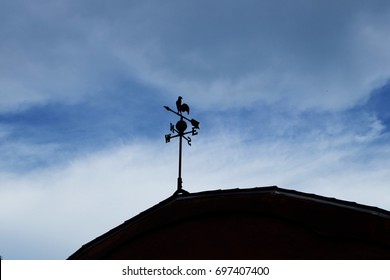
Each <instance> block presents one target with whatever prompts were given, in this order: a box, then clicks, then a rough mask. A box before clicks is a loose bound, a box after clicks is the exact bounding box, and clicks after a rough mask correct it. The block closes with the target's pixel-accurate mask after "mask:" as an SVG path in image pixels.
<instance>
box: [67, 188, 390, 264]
mask: <svg viewBox="0 0 390 280" xmlns="http://www.w3.org/2000/svg"><path fill="white" fill-rule="evenodd" d="M253 192H256V193H272V194H275V195H285V196H290V197H295V198H301V199H306V200H311V201H315V202H318V203H325V204H331V205H334V206H339V207H343V208H349V209H352V210H356V211H359V212H365V213H369V214H372V215H376V216H380V217H383V218H387V219H390V212H389V211H387V210H384V209H381V208H378V207H374V206H367V205H363V204H358V203H356V202H351V201H345V200H339V199H336V198H331V197H325V196H320V195H316V194H309V193H304V192H300V191H295V190H288V189H284V188H279V187H277V186H266V187H254V188H247V189H240V188H235V189H218V190H210V191H202V192H196V193H181V194H178V193H176V192H175V193H174V194H173V195H171V196H170V197H168V198H166V199H164V200H162V201H161V202H159V203H158V204H156V205H154V206H152V207H150V208H148V209H146V210H145V211H143V212H140V213H139V214H137V215H135V216H134V217H132V218H130V219H128V220H126V221H125V222H123V223H122V224H120V225H118V226H116V227H114V228H112V229H111V230H109V231H107V232H106V233H104V234H102V235H101V236H98V237H96V238H95V239H93V240H91V241H90V242H88V243H86V244H84V245H83V246H82V247H81V248H80V249H78V250H77V251H76V252H74V253H73V254H72V255H71V256H69V257H68V259H74V258H75V257H76V256H77V255H79V254H82V253H83V252H84V251H85V250H87V249H88V248H89V247H91V246H92V245H95V244H96V243H99V242H102V241H104V240H105V239H106V238H109V237H110V236H111V235H112V234H114V233H115V232H117V231H119V230H121V229H122V228H124V227H126V226H127V225H129V224H131V223H133V222H135V221H137V220H138V219H139V218H141V217H146V216H149V215H152V214H153V213H155V212H156V211H157V210H159V209H160V208H162V207H165V206H167V205H169V204H171V203H173V202H175V201H177V200H186V199H192V198H197V197H206V196H215V195H236V194H249V193H253Z"/></svg>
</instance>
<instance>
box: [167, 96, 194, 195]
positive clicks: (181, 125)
mask: <svg viewBox="0 0 390 280" xmlns="http://www.w3.org/2000/svg"><path fill="white" fill-rule="evenodd" d="M182 99H183V98H182V97H181V96H179V97H178V99H177V101H176V108H177V112H175V111H173V110H172V109H171V108H169V107H168V106H164V108H165V109H166V110H168V111H170V112H172V113H174V114H176V115H178V116H179V117H180V120H179V121H178V122H177V123H176V125H173V124H172V123H171V124H170V131H171V132H172V133H173V134H174V135H172V134H171V133H169V134H166V135H165V143H169V142H170V141H171V139H172V138H175V137H179V176H178V178H177V190H176V192H175V194H182V193H187V191H185V190H183V179H182V178H181V158H182V143H183V138H184V139H185V140H186V141H187V144H188V145H190V146H191V137H189V136H187V135H188V134H192V136H195V135H197V134H198V131H197V129H199V122H198V121H197V120H195V119H188V118H186V117H185V116H183V113H184V112H186V113H187V115H189V114H190V107H189V106H188V105H187V104H186V103H182ZM186 120H187V121H189V122H190V123H191V125H192V129H191V131H187V132H186V129H187V123H186ZM175 133H176V134H175Z"/></svg>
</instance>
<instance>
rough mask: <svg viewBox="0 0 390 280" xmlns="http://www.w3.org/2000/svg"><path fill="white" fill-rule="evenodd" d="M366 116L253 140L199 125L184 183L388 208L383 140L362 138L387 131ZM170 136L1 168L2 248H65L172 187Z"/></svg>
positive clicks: (13, 252)
mask: <svg viewBox="0 0 390 280" xmlns="http://www.w3.org/2000/svg"><path fill="white" fill-rule="evenodd" d="M339 125H340V124H339ZM372 125H373V128H372V129H371V130H367V131H366V135H367V137H366V138H365V141H364V142H362V141H361V139H358V140H357V139H356V133H355V132H354V131H353V129H351V130H348V127H347V126H344V127H343V129H344V130H343V129H335V130H333V132H334V134H333V135H331V134H329V133H328V132H329V131H332V130H331V129H329V130H328V132H327V131H322V132H321V130H318V131H315V132H313V133H309V134H306V135H301V136H298V137H297V138H296V139H289V138H278V139H271V140H253V139H250V138H248V136H250V134H246V133H245V132H244V133H241V132H240V131H239V130H238V129H237V130H230V131H228V132H225V133H222V132H221V131H218V132H216V133H215V134H211V133H210V132H209V133H210V134H209V133H206V134H202V133H201V134H199V136H197V137H196V138H195V137H194V139H193V142H192V143H193V145H192V146H191V147H189V146H187V145H184V147H183V154H184V158H183V181H184V188H185V189H186V190H188V191H190V192H197V191H202V190H213V189H219V188H224V189H226V188H246V187H258V186H267V185H278V186H279V187H282V188H287V189H295V190H298V191H304V192H309V193H316V194H319V195H325V196H332V197H336V198H339V199H345V200H349V201H355V202H358V203H362V204H368V205H374V206H378V207H382V208H385V209H390V204H389V200H388V199H387V198H386V194H387V193H388V191H387V185H388V182H389V180H390V172H389V171H388V166H390V162H389V158H390V157H389V155H390V149H389V148H388V147H387V146H386V145H374V146H373V145H370V144H371V143H373V142H375V141H377V140H379V139H381V138H386V137H387V138H388V135H386V134H382V135H379V134H375V133H374V132H375V131H376V130H377V128H376V124H375V120H372ZM210 131H212V130H210ZM374 134H375V135H376V136H374ZM360 136H363V135H362V134H361V133H360ZM343 138H344V139H343ZM338 139H343V140H342V141H339V142H338V141H337V140H338ZM384 140H385V139H384ZM177 145H178V143H177V141H172V142H171V143H169V144H165V143H164V141H163V139H161V141H158V142H156V141H155V142H151V141H142V142H139V143H129V144H124V145H121V146H117V147H112V148H110V149H107V150H104V151H100V152H96V153H93V154H88V155H85V156H80V157H79V158H76V159H74V160H73V161H71V162H68V163H67V164H63V165H61V166H56V167H48V168H45V169H41V170H35V171H33V172H30V173H27V174H12V173H8V174H7V173H2V174H1V175H0V178H1V181H2V187H1V189H0V197H1V200H2V202H1V204H0V207H1V209H0V222H1V224H2V225H3V226H4V227H5V228H7V231H5V232H4V233H2V236H1V239H2V242H6V243H7V244H8V245H7V246H5V247H4V248H5V249H3V252H2V255H3V257H4V258H14V257H15V258H20V257H22V256H23V253H21V250H20V244H29V243H30V244H39V245H40V246H39V248H41V249H39V250H38V249H34V250H32V249H29V250H26V252H25V256H27V257H28V258H66V257H67V256H69V255H70V254H71V253H73V252H74V251H75V250H76V249H78V248H79V247H80V246H81V245H83V244H85V243H87V242H88V241H90V240H92V239H93V238H95V237H97V236H99V235H101V234H103V233H104V232H106V231H107V230H109V229H111V228H113V227H114V226H116V225H119V224H120V223H122V222H123V221H124V220H126V219H129V218H131V217H132V216H134V215H136V214H137V213H139V212H141V211H143V210H146V209H147V208H149V207H151V206H153V205H154V204H156V203H158V202H159V201H161V200H163V199H164V198H166V197H168V196H170V195H171V194H173V192H174V191H175V188H176V178H177ZM206 162H207V164H205V163H206ZM18 244H19V245H18ZM52 244H61V245H59V246H55V247H53V246H52ZM28 246H31V245H28ZM37 250H38V251H37Z"/></svg>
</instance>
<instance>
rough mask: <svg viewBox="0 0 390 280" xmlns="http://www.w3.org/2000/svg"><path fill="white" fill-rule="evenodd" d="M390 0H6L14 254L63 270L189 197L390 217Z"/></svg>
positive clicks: (0, 120)
mask: <svg viewBox="0 0 390 280" xmlns="http://www.w3.org/2000/svg"><path fill="white" fill-rule="evenodd" d="M389 26H390V2H389V1H381V0H374V1H352V0H351V1H349V0H348V1H329V0H327V1H308V0H300V1H287V0H279V1H275V0H273V1H267V0H264V1H250V0H246V1H216V0H214V1H199V0H198V1H195V0H194V1H192V0H188V1H174V0H170V1H152V0H150V1H147V0H146V1H124V0H123V1H121V0H115V1H73V0H70V1H60V0H57V1H44V0H40V1H26V0H13V1H2V2H1V3H0V38H1V41H0V155H1V156H0V181H1V184H0V210H1V211H0V223H1V225H2V226H1V230H0V255H1V256H2V257H3V258H5V259H65V258H67V257H68V256H69V255H70V254H72V253H73V252H74V251H75V250H77V249H78V248H79V247H80V246H82V245H83V244H85V243H87V242H88V241H90V240H92V239H93V238H95V237H97V236H99V235H101V234H103V233H104V232H106V231H108V230H109V229H111V228H113V227H114V226H116V225H118V224H120V223H121V222H123V221H124V220H126V219H129V218H131V217H133V216H134V215H136V214H137V213H139V212H141V211H143V210H146V209H147V208H149V207H151V206H153V205H154V204H156V203H158V202H159V201H161V200H163V199H165V198H166V197H168V196H169V195H171V194H172V193H173V192H174V191H175V184H176V177H177V150H178V147H177V145H178V143H177V141H172V142H171V143H169V144H165V141H164V134H166V133H169V123H170V122H172V123H174V122H175V121H176V119H175V116H173V115H172V114H170V113H168V112H167V111H165V110H164V109H163V107H162V106H163V105H168V106H170V107H171V108H174V107H175V106H174V104H175V101H176V99H177V96H179V95H181V96H183V99H184V102H186V103H188V104H189V105H190V107H191V114H190V117H193V118H196V119H197V120H199V121H200V123H201V124H200V128H201V129H200V131H199V132H200V133H199V135H198V136H196V137H193V140H192V146H191V147H189V146H185V147H184V159H183V180H184V188H185V189H186V190H188V191H190V192H197V191H202V190H213V189H220V188H222V189H226V188H246V187H258V186H267V185H277V186H279V187H282V188H286V189H294V190H298V191H303V192H308V193H315V194H319V195H325V196H330V197H336V198H339V199H344V200H349V201H355V202H358V203H362V204H367V205H372V206H377V207H381V208H384V209H387V210H390V189H389V187H390V185H389V182H390V171H389V170H390V144H389V143H390V141H389V140H390V139H389V137H390V136H389V124H390V114H389V110H388V108H389V106H390V97H389V96H390V82H389V81H390V80H389V78H390V54H389V51H388V50H389V49H390V34H389V33H390V31H389V28H388V27H389Z"/></svg>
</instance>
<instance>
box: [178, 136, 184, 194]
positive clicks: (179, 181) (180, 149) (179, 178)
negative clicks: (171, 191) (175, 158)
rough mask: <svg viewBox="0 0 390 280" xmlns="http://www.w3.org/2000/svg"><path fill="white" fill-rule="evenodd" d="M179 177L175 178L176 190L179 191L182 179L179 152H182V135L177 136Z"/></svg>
mask: <svg viewBox="0 0 390 280" xmlns="http://www.w3.org/2000/svg"><path fill="white" fill-rule="evenodd" d="M179 138H180V139H179V177H178V178H177V191H178V192H181V190H182V188H183V180H182V178H181V154H182V143H183V136H182V135H180V136H179Z"/></svg>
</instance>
